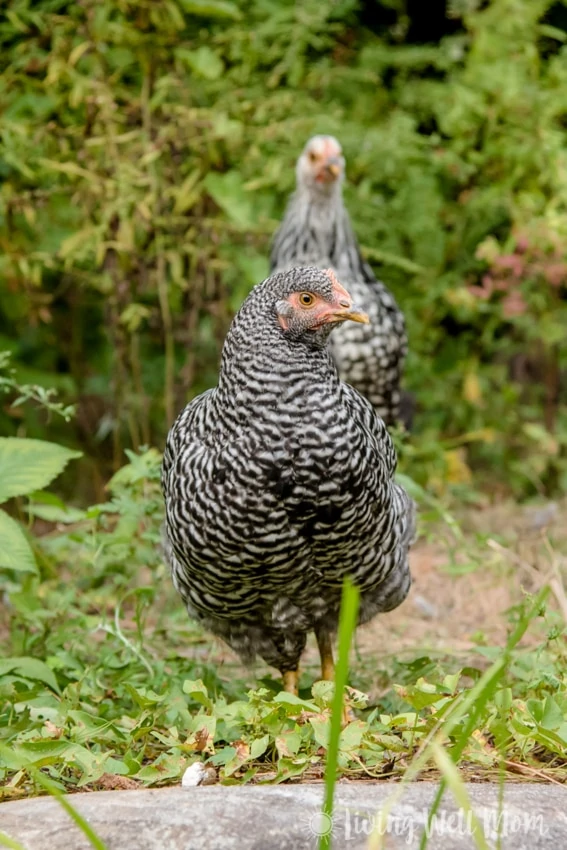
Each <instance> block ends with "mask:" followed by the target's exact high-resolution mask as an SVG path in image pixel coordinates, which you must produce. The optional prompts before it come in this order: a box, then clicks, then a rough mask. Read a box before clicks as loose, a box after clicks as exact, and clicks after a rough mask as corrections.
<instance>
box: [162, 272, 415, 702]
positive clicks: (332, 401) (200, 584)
mask: <svg viewBox="0 0 567 850" xmlns="http://www.w3.org/2000/svg"><path fill="white" fill-rule="evenodd" d="M349 321H350V322H351V323H353V324H354V323H356V324H364V323H366V322H367V321H368V319H367V317H366V315H365V314H364V313H363V312H361V310H360V309H359V307H358V305H355V304H353V301H352V298H351V296H350V295H349V293H348V292H347V291H346V290H345V289H344V288H343V287H342V285H341V284H340V283H339V281H338V280H337V278H336V277H335V275H334V274H333V272H331V271H322V270H318V269H314V268H305V269H292V270H289V271H287V272H283V273H278V274H275V275H273V276H272V277H270V278H268V279H267V280H265V281H264V282H263V283H260V284H258V285H257V286H256V287H255V288H254V289H253V290H252V292H251V294H250V295H249V296H248V298H247V299H246V301H245V302H244V304H243V305H242V307H241V309H240V311H239V312H238V314H237V316H236V317H235V319H234V321H233V323H232V326H231V328H230V330H229V332H228V335H227V338H226V340H225V343H224V347H223V353H222V360H221V366H220V374H219V379H218V386H217V387H215V388H214V389H210V390H208V391H207V392H205V393H203V394H202V395H200V396H199V397H197V398H195V399H194V400H193V401H191V402H190V403H189V404H188V405H187V407H186V408H185V410H184V411H183V412H182V413H181V414H180V416H179V417H178V419H177V421H176V422H175V424H174V426H173V427H172V429H171V431H170V433H169V436H168V439H167V446H166V449H165V454H164V461H163V472H162V484H163V491H164V496H165V506H166V520H165V529H164V538H165V549H166V553H167V558H168V560H169V563H170V565H171V569H172V575H173V581H174V583H175V586H176V588H177V590H178V591H179V593H180V594H181V597H182V598H183V601H184V602H185V604H186V606H187V609H188V611H189V614H190V615H191V616H193V617H195V618H196V619H197V620H199V621H200V622H201V623H202V624H203V626H204V627H205V628H207V629H209V630H210V631H211V632H213V633H214V634H216V635H219V636H220V637H221V638H223V639H224V640H225V641H226V643H228V644H229V645H230V646H231V647H232V648H233V649H234V650H236V652H238V653H239V654H240V655H241V657H242V658H243V659H244V660H245V661H247V662H250V661H252V660H253V659H254V657H255V656H256V655H257V654H259V655H260V656H261V657H262V658H263V659H264V660H265V661H266V662H267V663H268V664H270V665H273V666H274V667H276V668H277V669H278V670H279V671H280V673H281V674H282V676H283V680H284V686H285V688H286V689H288V690H290V691H296V690H297V682H298V665H299V659H300V656H301V653H302V651H303V649H304V646H305V642H306V637H307V634H308V633H309V632H310V631H311V630H313V631H314V632H315V635H316V638H317V641H318V645H319V650H320V653H321V669H322V676H323V678H326V679H329V678H331V677H332V675H333V658H332V648H331V646H332V645H331V640H332V636H333V634H334V632H335V631H336V628H337V621H338V614H339V607H340V601H341V590H342V585H343V580H344V578H345V576H350V577H351V578H352V580H353V581H354V583H355V584H356V585H357V586H358V587H359V589H360V593H361V598H360V609H359V622H360V623H364V622H366V621H368V620H370V619H371V618H372V617H373V616H374V615H375V614H377V613H378V612H380V611H389V610H390V609H392V608H395V607H396V606H398V605H399V604H400V603H401V602H402V601H403V599H404V598H405V596H406V594H407V592H408V590H409V586H410V573H409V568H408V557H407V556H408V548H409V545H410V543H411V540H412V538H413V534H414V526H415V520H414V505H413V502H412V501H411V499H410V498H409V496H408V495H407V494H406V492H405V491H404V490H403V489H402V487H400V486H399V485H398V484H396V483H395V481H394V479H393V475H394V469H395V465H396V456H395V451H394V447H393V444H392V441H391V439H390V437H389V435H388V432H387V430H386V427H385V425H384V423H383V421H382V420H381V419H379V418H378V417H377V416H376V414H375V412H374V410H373V408H372V406H371V405H370V404H369V403H368V402H367V401H366V399H365V398H363V397H362V396H361V395H360V394H359V393H358V392H357V391H356V390H355V389H353V388H352V387H351V386H349V385H348V384H345V383H343V382H342V381H341V380H340V379H339V377H338V375H337V370H336V367H335V364H334V362H333V360H332V358H331V357H330V354H329V350H328V344H327V343H328V339H329V335H330V334H331V332H332V333H336V331H337V329H338V328H340V327H341V326H342V324H343V323H346V322H349Z"/></svg>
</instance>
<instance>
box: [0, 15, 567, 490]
mask: <svg viewBox="0 0 567 850" xmlns="http://www.w3.org/2000/svg"><path fill="white" fill-rule="evenodd" d="M478 5H479V4H477V3H474V2H473V3H467V4H457V3H454V4H452V7H451V8H452V10H453V14H454V15H455V16H456V15H458V14H459V9H461V8H466V9H469V10H472V11H469V12H467V14H465V15H464V17H462V19H460V21H459V23H460V26H458V27H457V28H455V33H454V34H453V35H449V36H446V37H445V38H443V39H442V40H441V41H440V42H439V43H438V44H432V45H412V44H410V43H407V42H406V43H404V41H403V37H404V32H407V31H408V29H407V24H408V19H407V16H405V13H403V9H402V10H401V11H400V13H399V14H398V17H397V20H396V21H395V22H394V23H393V25H392V26H391V27H390V29H388V28H387V27H384V28H383V31H382V32H381V33H380V35H376V34H373V33H371V32H369V31H368V30H366V29H364V27H362V25H361V24H360V18H361V9H360V8H359V5H358V4H357V3H355V2H351V0H345V2H340V3H334V4H325V3H319V2H317V0H307V2H305V3H302V4H296V3H292V2H291V0H289V1H288V2H276V0H251V1H250V2H248V3H246V4H244V3H233V2H228V0H222V2H221V0H211V2H207V3H206V4H201V3H193V2H189V0H146V2H136V3H134V2H126V0H102V2H101V0H84V2H82V3H81V4H76V3H65V2H57V0H41V2H37V3H34V4H33V5H32V4H30V3H29V2H28V0H14V2H13V3H12V4H11V11H10V16H9V17H8V19H7V20H6V21H5V23H4V24H3V25H2V28H1V30H0V41H1V44H2V58H1V59H0V62H1V65H0V69H1V77H0V99H1V101H2V105H3V109H4V116H3V137H2V144H1V147H0V179H2V181H3V185H2V193H1V195H0V234H1V235H0V238H1V239H2V247H3V249H4V256H3V257H2V259H1V260H0V313H1V314H2V315H3V317H4V318H3V319H0V347H2V348H9V349H10V350H11V351H12V352H13V353H14V355H15V358H16V361H17V363H18V365H19V367H20V375H21V378H22V380H26V381H28V380H30V381H34V382H36V383H43V384H44V385H45V386H54V385H57V386H58V388H59V389H61V390H62V391H63V392H65V393H66V394H67V395H68V397H69V398H70V400H72V401H77V402H78V418H77V424H76V426H75V439H76V441H77V443H78V444H79V445H80V446H81V447H82V448H84V449H85V451H86V452H87V454H88V455H89V456H90V457H92V458H94V459H95V461H96V463H97V465H98V466H99V468H101V469H103V470H104V474H103V477H104V475H107V474H108V473H109V472H110V471H111V469H112V468H114V469H116V468H117V467H118V466H119V464H120V462H121V458H122V451H123V448H124V447H126V446H131V447H133V448H134V449H137V448H139V447H140V446H142V445H149V444H151V443H152V442H155V443H160V442H161V441H162V440H163V436H164V433H165V430H166V427H167V425H168V424H169V423H170V422H171V420H172V418H173V416H174V415H175V413H176V412H177V410H178V409H179V408H180V407H181V406H182V404H183V403H184V402H185V400H186V399H187V398H188V397H190V396H192V395H194V394H195V393H197V392H199V391H201V390H202V389H204V388H205V387H206V386H208V385H210V384H212V383H213V382H214V381H215V377H216V368H217V363H218V356H219V351H220V345H221V342H222V339H223V336H224V333H225V331H226V328H227V326H228V323H229V321H230V317H231V315H232V312H233V311H234V310H235V309H236V308H237V307H238V305H239V304H240V303H241V301H242V299H243V298H244V297H245V295H246V293H247V292H248V291H249V289H250V288H251V287H252V285H253V284H254V283H256V282H257V281H258V280H260V279H261V278H262V277H263V276H264V275H265V274H266V272H267V268H268V266H267V253H268V243H269V237H270V235H271V233H272V232H273V230H274V229H275V227H276V226H277V220H278V218H279V216H280V215H281V212H282V210H283V205H284V203H285V198H286V196H287V194H288V192H289V191H290V190H291V189H292V187H293V182H294V170H293V162H294V160H295V158H296V156H297V154H298V152H299V151H300V149H301V147H302V146H303V144H304V141H305V139H306V138H307V137H308V136H309V135H310V134H311V133H313V132H316V131H317V132H332V133H335V134H336V135H337V136H338V137H339V138H340V139H341V141H342V143H343V145H344V149H345V153H346V157H347V161H348V178H349V180H348V187H347V192H346V194H347V201H348V203H349V206H350V209H351V210H352V213H353V217H354V220H355V226H356V230H357V232H358V234H359V236H360V238H361V242H362V244H363V246H364V248H365V250H366V251H367V254H368V257H369V259H370V260H371V262H373V264H374V266H375V268H376V271H377V272H378V273H379V274H380V275H381V276H382V277H383V278H384V279H385V280H386V281H387V282H388V284H389V285H390V286H391V287H392V289H393V290H394V292H395V294H396V296H397V298H398V299H399V302H400V304H401V305H402V306H403V308H404V310H405V312H406V314H407V318H408V325H409V329H410V337H411V353H410V357H409V360H408V365H407V385H408V387H409V388H410V389H411V390H412V391H413V392H415V394H416V396H417V400H418V406H419V407H418V416H417V422H416V436H415V438H414V439H413V440H412V441H411V444H410V445H409V446H408V447H407V450H406V451H405V452H403V458H402V461H403V463H404V464H407V465H411V470H408V471H410V472H411V475H412V476H413V477H414V478H415V479H416V480H418V481H419V482H420V483H422V484H427V485H428V486H430V487H432V488H433V489H437V490H440V491H443V489H444V488H445V487H446V485H447V483H448V482H449V483H453V484H456V485H460V486H462V485H464V486H468V484H469V482H470V478H471V469H472V470H473V472H474V471H476V470H478V471H480V472H481V473H482V476H483V480H484V478H485V477H486V476H487V475H489V476H492V477H493V478H497V479H499V480H500V481H501V482H502V486H503V487H504V488H505V489H512V490H513V491H514V492H515V493H516V494H518V495H525V494H529V493H533V492H544V491H546V490H548V491H550V490H553V489H554V488H555V487H557V486H563V487H564V486H565V484H566V481H565V452H566V449H565V446H566V444H567V426H566V422H565V408H564V406H563V408H561V407H560V406H559V404H558V399H557V396H558V393H559V389H558V387H559V383H560V375H561V372H562V370H564V368H565V357H566V354H565V346H563V347H562V351H560V350H559V342H560V338H561V335H562V333H563V328H564V327H565V322H566V319H567V315H566V309H567V308H566V302H565V298H564V295H565V277H564V273H563V267H562V263H563V261H564V250H563V249H562V247H561V246H562V245H563V244H564V242H565V240H564V235H565V229H566V212H565V201H566V193H567V184H566V181H565V153H564V149H565V115H566V110H567V94H566V92H567V85H566V83H567V79H566V77H567V65H566V62H565V58H566V50H567V48H566V47H565V46H564V42H565V38H566V33H565V28H563V29H561V28H558V27H556V26H552V25H551V23H550V21H552V22H553V21H555V19H556V18H557V14H556V13H557V9H558V8H563V5H562V4H557V3H552V2H551V0H493V2H491V3H490V4H488V5H487V6H486V8H483V9H479V8H477V7H478ZM388 6H389V7H391V6H392V4H390V3H389V4H388ZM399 6H400V9H401V7H402V6H403V4H401V3H400V4H399ZM391 14H392V15H393V16H394V17H395V15H394V13H393V12H392V13H391ZM550 16H551V17H550ZM410 32H411V27H410ZM518 246H520V247H518ZM521 246H524V247H523V248H522V247H521ZM519 250H521V251H523V254H522V256H524V257H528V258H529V262H527V264H526V265H525V266H523V267H522V268H519V267H518V269H517V270H516V271H514V270H513V269H510V268H508V267H506V262H507V261H506V260H505V258H506V257H510V256H512V255H514V256H515V255H516V254H517V252H518V251H519ZM534 263H535V265H534ZM503 264H504V265H503ZM506 269H508V270H506ZM508 272H510V274H509V273H508ZM495 278H497V279H498V280H499V281H500V283H502V282H503V278H505V287H504V289H507V290H510V291H509V292H508V295H507V294H506V292H505V291H504V289H498V287H496V288H495V287H492V289H490V286H489V284H488V283H487V280H494V279H495ZM489 289H490V291H488V290H489ZM518 299H521V300H522V304H523V305H524V306H523V307H522V309H521V310H519V309H518V306H519V304H520V301H519V300H518ZM513 304H515V305H516V307H515V308H514V307H512V306H511V305H513ZM522 363H523V364H524V366H525V368H524V373H525V372H526V369H527V371H528V373H530V374H539V373H541V372H542V370H543V372H544V373H545V374H546V375H548V374H550V373H552V374H553V378H552V379H550V384H549V386H548V387H547V389H545V390H543V391H540V390H539V389H538V388H537V387H530V386H529V381H528V382H526V380H523V379H522V377H521V374H520V372H521V370H520V372H519V371H518V364H520V365H521V364H522ZM526 364H527V365H526ZM530 370H531V371H530ZM531 383H532V384H533V383H534V380H533V379H532V382H531ZM0 415H1V416H2V417H3V422H2V424H3V425H5V426H6V427H7V428H13V427H14V426H13V423H11V422H10V421H8V419H7V418H6V414H5V413H3V414H0ZM27 427H28V429H29V433H30V434H32V435H33V436H42V435H43V429H42V426H41V424H40V423H38V422H34V421H33V420H32V419H28V421H27ZM56 436H57V435H56Z"/></svg>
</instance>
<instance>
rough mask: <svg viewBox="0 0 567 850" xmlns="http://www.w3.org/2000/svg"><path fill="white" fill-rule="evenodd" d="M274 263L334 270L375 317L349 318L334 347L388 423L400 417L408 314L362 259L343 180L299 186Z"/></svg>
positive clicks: (346, 377) (345, 370) (346, 375)
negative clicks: (365, 319) (319, 185)
mask: <svg viewBox="0 0 567 850" xmlns="http://www.w3.org/2000/svg"><path fill="white" fill-rule="evenodd" d="M270 266H271V271H272V272H274V271H285V270H287V269H291V268H294V267H297V266H317V267H318V268H321V269H325V268H332V269H333V270H334V271H335V273H336V275H337V277H338V278H339V280H340V281H341V282H342V284H343V285H344V286H345V287H346V289H347V290H348V291H349V292H350V294H351V295H352V297H353V299H354V300H355V302H356V303H357V304H359V305H360V306H361V307H362V308H363V309H364V310H365V312H366V313H367V314H368V316H369V318H370V324H369V325H355V324H352V323H350V322H345V324H344V325H341V326H340V327H339V328H337V329H336V331H335V332H334V333H333V336H332V338H331V351H332V355H333V357H334V360H335V362H336V364H337V368H338V370H339V375H340V377H341V378H342V380H343V381H347V382H348V383H349V384H351V385H352V386H353V387H356V389H357V390H358V391H359V392H361V393H362V394H363V395H364V396H365V397H366V398H367V399H368V400H369V401H370V403H371V404H372V406H373V407H374V409H375V411H376V413H377V414H378V415H379V416H380V417H381V418H382V419H383V420H384V421H385V422H386V424H387V425H393V424H394V423H395V422H397V421H398V419H399V418H400V382H401V377H402V372H403V365H404V359H405V356H406V353H407V335H406V328H405V321H404V316H403V313H402V312H401V310H400V309H399V307H398V305H397V304H396V301H395V299H394V296H393V295H392V293H391V292H390V291H389V290H388V289H387V287H386V286H385V284H384V283H382V282H381V281H379V280H376V278H375V276H374V273H373V271H372V269H371V268H370V266H369V265H368V263H366V262H365V261H364V260H363V259H362V256H361V254H360V249H359V246H358V242H357V240H356V236H355V234H354V231H353V229H352V225H351V222H350V218H349V215H348V212H347V210H346V208H345V206H344V203H343V199H342V189H341V186H340V184H337V185H335V186H333V187H331V190H328V189H327V191H322V190H319V191H318V190H317V189H316V187H313V186H311V187H309V188H307V187H302V186H299V187H298V189H297V191H296V192H295V194H294V195H292V196H291V198H290V201H289V204H288V207H287V210H286V214H285V217H284V220H283V222H282V224H281V227H280V228H279V230H278V232H277V233H276V235H275V238H274V242H273V245H272V252H271V257H270Z"/></svg>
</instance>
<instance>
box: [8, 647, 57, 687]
mask: <svg viewBox="0 0 567 850" xmlns="http://www.w3.org/2000/svg"><path fill="white" fill-rule="evenodd" d="M7 673H15V674H16V675H18V676H22V677H23V678H24V679H33V680H34V681H37V682H43V683H44V684H46V685H49V687H50V688H51V689H52V690H54V691H56V692H57V693H59V685H58V684H57V679H56V678H55V675H54V673H53V670H51V668H50V667H48V666H47V664H45V663H44V662H43V661H40V660H39V658H30V657H29V656H27V655H24V656H22V657H20V658H2V659H0V677H1V676H5V675H6V674H7Z"/></svg>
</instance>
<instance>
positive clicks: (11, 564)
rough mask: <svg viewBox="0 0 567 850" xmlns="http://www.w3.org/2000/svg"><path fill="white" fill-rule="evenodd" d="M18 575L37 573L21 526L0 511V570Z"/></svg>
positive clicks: (32, 555) (4, 512)
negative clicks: (18, 573) (13, 571)
mask: <svg viewBox="0 0 567 850" xmlns="http://www.w3.org/2000/svg"><path fill="white" fill-rule="evenodd" d="M2 567H3V568H4V569H7V570H16V571H17V572H20V573H37V565H36V563H35V557H34V554H33V552H32V549H31V546H30V544H29V543H28V541H27V539H26V535H25V534H24V532H23V529H22V528H21V526H20V525H19V524H18V523H17V522H16V520H15V519H12V517H11V516H8V514H7V513H6V511H2V510H0V568H2Z"/></svg>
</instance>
